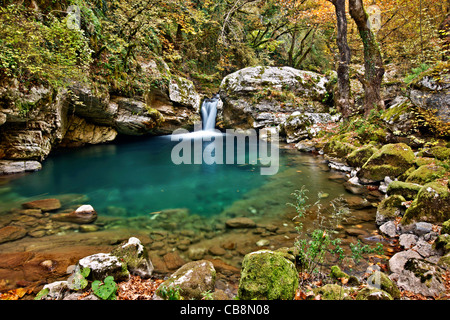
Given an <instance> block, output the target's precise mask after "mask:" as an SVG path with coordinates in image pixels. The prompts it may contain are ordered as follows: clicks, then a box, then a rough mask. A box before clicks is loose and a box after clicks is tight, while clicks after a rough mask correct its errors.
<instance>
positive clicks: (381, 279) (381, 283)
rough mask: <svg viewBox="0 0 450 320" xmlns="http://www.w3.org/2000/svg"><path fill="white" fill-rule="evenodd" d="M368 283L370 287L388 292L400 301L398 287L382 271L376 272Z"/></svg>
mask: <svg viewBox="0 0 450 320" xmlns="http://www.w3.org/2000/svg"><path fill="white" fill-rule="evenodd" d="M367 283H369V286H370V287H375V288H377V289H380V290H383V291H385V292H387V293H388V294H389V295H390V296H391V297H392V298H394V299H400V290H399V289H398V287H397V285H396V284H395V283H394V282H393V281H392V280H391V279H389V277H388V276H387V275H386V274H385V273H383V272H381V271H375V272H374V273H373V274H372V275H371V276H370V277H369V278H368V279H367Z"/></svg>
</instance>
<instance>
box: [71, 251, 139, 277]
mask: <svg viewBox="0 0 450 320" xmlns="http://www.w3.org/2000/svg"><path fill="white" fill-rule="evenodd" d="M78 266H79V267H81V268H90V269H91V273H90V274H89V279H91V280H103V279H105V278H106V277H108V276H112V277H114V280H116V281H122V280H128V279H129V277H130V273H129V272H128V270H127V266H126V265H125V264H122V263H121V262H120V261H119V258H118V257H116V256H114V255H112V254H110V253H97V254H93V255H90V256H87V257H84V258H82V259H80V260H79V261H78Z"/></svg>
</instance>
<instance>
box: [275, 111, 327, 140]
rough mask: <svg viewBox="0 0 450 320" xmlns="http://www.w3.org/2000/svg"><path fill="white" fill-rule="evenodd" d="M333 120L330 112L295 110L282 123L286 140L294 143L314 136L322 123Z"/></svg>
mask: <svg viewBox="0 0 450 320" xmlns="http://www.w3.org/2000/svg"><path fill="white" fill-rule="evenodd" d="M329 122H332V117H331V115H330V114H329V113H311V112H305V113H300V112H298V111H296V112H294V113H293V114H292V115H291V116H289V117H288V118H287V119H286V121H285V122H284V123H282V124H281V127H282V130H283V131H284V132H283V133H284V134H285V135H286V142H287V143H293V142H298V141H300V140H303V139H306V138H313V137H315V136H316V134H317V132H319V131H320V127H319V126H320V124H326V123H329Z"/></svg>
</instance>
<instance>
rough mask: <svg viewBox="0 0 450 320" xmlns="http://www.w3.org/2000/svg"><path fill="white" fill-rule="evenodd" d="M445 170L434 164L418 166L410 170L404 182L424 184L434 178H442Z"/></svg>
mask: <svg viewBox="0 0 450 320" xmlns="http://www.w3.org/2000/svg"><path fill="white" fill-rule="evenodd" d="M445 172H446V170H445V169H444V168H443V167H441V166H438V165H435V164H427V165H423V166H420V167H419V168H417V169H416V170H415V171H413V172H411V173H410V175H409V176H408V178H407V179H406V182H411V183H417V184H422V185H423V184H426V183H428V182H432V181H434V180H436V179H439V178H442V177H443V176H444V174H445Z"/></svg>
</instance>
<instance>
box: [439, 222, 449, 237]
mask: <svg viewBox="0 0 450 320" xmlns="http://www.w3.org/2000/svg"><path fill="white" fill-rule="evenodd" d="M445 233H448V234H450V220H447V221H445V222H444V223H443V224H442V229H441V234H445Z"/></svg>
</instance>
